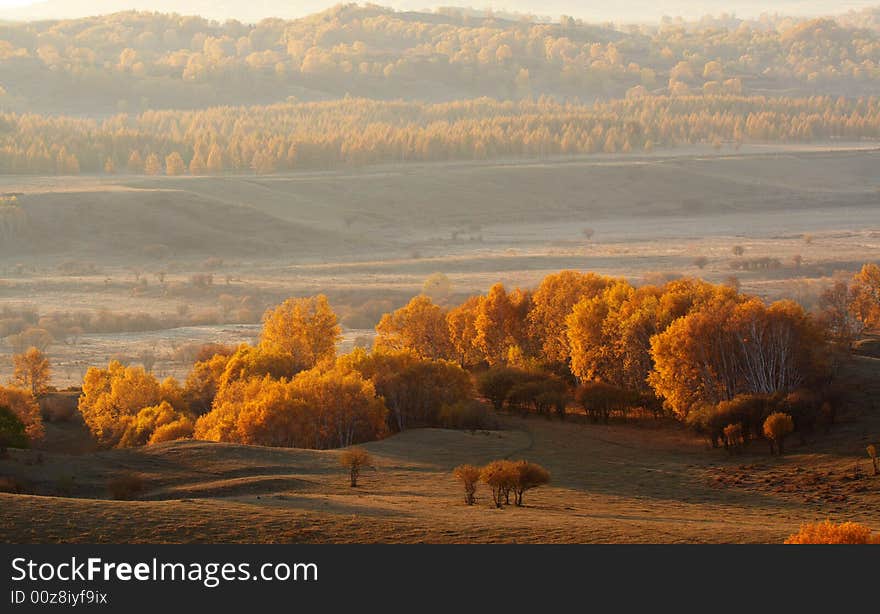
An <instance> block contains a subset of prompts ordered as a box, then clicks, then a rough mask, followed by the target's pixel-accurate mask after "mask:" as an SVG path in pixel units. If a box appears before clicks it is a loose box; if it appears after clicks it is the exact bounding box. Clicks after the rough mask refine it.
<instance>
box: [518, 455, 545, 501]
mask: <svg viewBox="0 0 880 614" xmlns="http://www.w3.org/2000/svg"><path fill="white" fill-rule="evenodd" d="M513 470H514V485H513V491H514V503H515V504H516V505H517V506H521V505H522V504H523V494H524V493H525V492H526V491H527V490H531V489H533V488H538V487H539V486H543V485H544V484H547V483H549V482H550V473H549V472H548V471H547V470H546V469H544V468H543V467H542V466H541V465H538V464H536V463H529V462H526V461H524V460H523V461H519V462H517V463H514V466H513Z"/></svg>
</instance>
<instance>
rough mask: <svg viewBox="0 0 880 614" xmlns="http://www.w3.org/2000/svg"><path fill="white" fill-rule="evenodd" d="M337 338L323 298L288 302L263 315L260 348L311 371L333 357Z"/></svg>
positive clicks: (334, 321) (333, 316) (335, 325)
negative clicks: (286, 356) (288, 357)
mask: <svg viewBox="0 0 880 614" xmlns="http://www.w3.org/2000/svg"><path fill="white" fill-rule="evenodd" d="M341 334H342V330H341V329H340V328H339V324H338V322H337V319H336V314H335V313H333V310H332V309H331V308H330V304H329V303H328V301H327V297H326V296H324V295H323V294H319V295H318V296H313V297H309V298H290V299H287V300H286V301H284V302H283V303H282V304H281V305H279V306H278V307H276V308H275V309H270V310H269V311H267V312H266V315H265V317H264V319H263V333H262V336H261V337H260V348H261V349H263V350H266V351H268V352H269V353H270V354H280V355H288V356H290V357H291V358H292V360H293V361H294V362H295V363H296V364H297V365H300V368H301V369H311V368H312V367H314V366H315V365H317V364H318V363H319V362H320V361H322V360H327V359H332V358H333V357H334V356H335V355H336V343H337V341H338V340H339V337H340V335H341Z"/></svg>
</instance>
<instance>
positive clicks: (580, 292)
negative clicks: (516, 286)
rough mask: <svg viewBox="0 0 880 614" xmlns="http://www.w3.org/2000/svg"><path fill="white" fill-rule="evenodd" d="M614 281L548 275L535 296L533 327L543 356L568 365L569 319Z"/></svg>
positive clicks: (573, 273)
mask: <svg viewBox="0 0 880 614" xmlns="http://www.w3.org/2000/svg"><path fill="white" fill-rule="evenodd" d="M613 281H614V280H612V279H611V278H608V277H601V276H599V275H595V274H593V273H579V272H577V271H562V272H560V273H555V274H553V275H548V276H546V277H545V278H544V279H543V280H542V281H541V284H540V285H539V286H538V288H537V289H536V290H535V292H534V293H533V294H532V308H531V311H530V312H529V315H528V319H529V326H530V327H531V334H532V336H533V337H534V338H535V342H536V343H537V344H539V345H540V349H541V356H542V358H543V359H544V360H546V361H549V362H558V363H566V362H568V360H569V356H570V354H571V351H570V349H569V343H570V340H569V337H568V334H567V331H566V318H567V317H568V315H569V314H570V313H571V311H572V308H573V307H574V306H575V305H576V304H577V303H579V302H581V301H583V300H589V299H592V298H594V297H595V296H597V295H598V294H599V293H601V292H602V291H603V290H605V288H607V287H608V286H609V285H610V284H611V283H613Z"/></svg>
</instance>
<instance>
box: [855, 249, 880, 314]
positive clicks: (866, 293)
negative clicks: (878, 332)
mask: <svg viewBox="0 0 880 614" xmlns="http://www.w3.org/2000/svg"><path fill="white" fill-rule="evenodd" d="M850 305H851V306H850V309H851V311H852V313H853V314H855V316H856V317H857V318H858V319H859V321H860V322H861V323H862V324H863V325H864V326H866V327H869V328H876V327H878V326H880V266H878V265H876V264H866V265H864V266H863V267H862V269H861V270H860V271H859V272H858V273H856V274H855V276H853V279H852V301H851V303H850Z"/></svg>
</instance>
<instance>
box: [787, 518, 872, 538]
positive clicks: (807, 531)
mask: <svg viewBox="0 0 880 614" xmlns="http://www.w3.org/2000/svg"><path fill="white" fill-rule="evenodd" d="M785 543H786V544H880V534H872V533H871V529H870V528H868V527H866V526H864V525H861V524H858V523H856V522H842V523H840V524H835V523H833V522H831V521H830V520H826V521H824V522H810V523H806V524H803V525H801V529H800V531H798V532H797V533H795V534H794V535H792V536H790V537H789V538H788V539H786V540H785Z"/></svg>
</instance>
